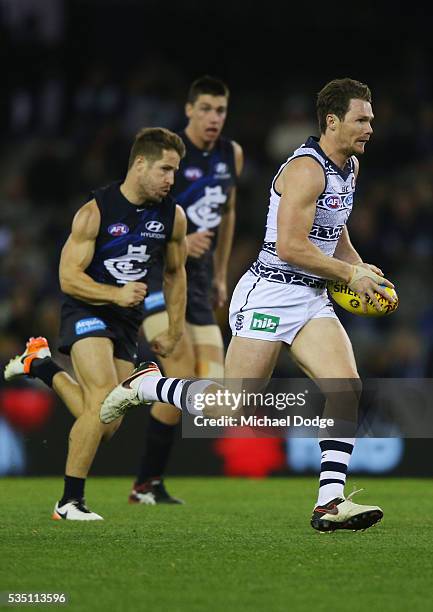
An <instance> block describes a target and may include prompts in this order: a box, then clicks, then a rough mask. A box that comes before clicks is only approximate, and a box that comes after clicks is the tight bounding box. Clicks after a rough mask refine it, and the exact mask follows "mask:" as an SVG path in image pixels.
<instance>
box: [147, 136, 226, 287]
mask: <svg viewBox="0 0 433 612" xmlns="http://www.w3.org/2000/svg"><path fill="white" fill-rule="evenodd" d="M179 136H180V137H181V138H182V140H183V142H184V143H185V147H186V154H185V157H184V158H183V159H182V160H181V162H180V167H179V171H178V172H177V173H176V178H175V183H174V186H173V188H172V191H171V195H172V196H173V197H174V198H175V200H176V203H177V204H179V205H180V206H182V208H183V209H184V211H185V214H186V218H187V222H188V227H187V234H191V233H193V232H197V231H202V230H210V231H212V232H214V234H215V235H214V238H213V240H212V247H211V249H210V251H208V252H207V253H205V254H204V255H203V256H202V257H200V258H198V259H197V258H193V257H189V258H188V260H187V263H186V271H187V276H188V285H189V284H190V282H191V281H192V280H193V277H195V276H196V275H200V277H201V278H204V277H207V279H208V281H210V278H211V277H212V274H213V268H212V261H213V252H214V250H215V246H216V241H217V233H218V227H219V225H220V223H221V219H222V216H223V214H224V212H225V210H226V207H227V201H228V199H229V197H230V192H231V190H232V189H233V187H234V186H235V185H236V167H235V158H234V149H233V144H232V142H231V141H230V140H227V139H225V138H219V139H218V140H217V141H216V143H215V146H214V148H213V149H212V150H211V151H203V150H202V149H199V148H198V147H196V146H195V145H194V144H193V143H192V142H191V141H190V139H189V138H188V136H187V135H186V133H185V132H180V133H179ZM162 273H163V270H162V266H161V265H159V266H155V267H154V268H153V269H152V274H151V283H150V286H151V288H152V290H155V291H157V290H159V291H160V290H161V287H162Z"/></svg>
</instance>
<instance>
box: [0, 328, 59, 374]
mask: <svg viewBox="0 0 433 612" xmlns="http://www.w3.org/2000/svg"><path fill="white" fill-rule="evenodd" d="M45 357H51V351H50V347H49V346H48V341H47V339H46V338H43V337H42V336H39V337H38V338H29V340H28V342H27V344H26V349H25V351H24V353H22V355H17V356H16V357H14V358H13V359H11V360H10V361H9V363H8V364H7V366H6V367H5V369H4V377H5V380H12V379H13V378H15V377H17V376H26V375H27V376H28V375H29V374H30V366H31V365H32V361H33V359H44V358H45Z"/></svg>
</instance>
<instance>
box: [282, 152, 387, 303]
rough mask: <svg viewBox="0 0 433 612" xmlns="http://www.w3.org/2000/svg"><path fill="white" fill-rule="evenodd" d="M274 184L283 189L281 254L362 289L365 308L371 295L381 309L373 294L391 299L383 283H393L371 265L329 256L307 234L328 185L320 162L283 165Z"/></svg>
mask: <svg viewBox="0 0 433 612" xmlns="http://www.w3.org/2000/svg"><path fill="white" fill-rule="evenodd" d="M275 187H276V190H277V191H278V192H279V193H281V200H280V206H279V209H278V221H277V223H278V227H277V245H276V248H277V253H278V256H279V257H280V258H281V259H282V260H284V261H287V262H289V263H291V264H294V265H296V266H299V267H301V268H303V269H305V270H308V271H309V272H312V273H313V274H316V275H318V276H323V277H324V278H328V279H332V280H339V281H341V282H344V283H345V284H347V285H349V286H350V287H351V288H352V289H354V291H356V292H357V293H359V295H360V296H361V300H363V308H364V307H366V297H365V296H366V295H368V296H369V297H370V298H371V300H372V301H373V303H374V304H375V306H376V308H378V309H379V310H380V305H379V302H378V301H377V299H376V297H375V295H374V294H375V293H380V294H381V295H383V296H384V297H386V298H387V299H388V298H389V294H387V293H386V291H385V288H384V287H383V286H382V285H386V286H388V287H393V284H392V283H391V282H390V281H388V280H387V279H385V278H383V277H380V276H379V275H378V274H377V273H376V272H374V271H373V270H371V269H370V268H368V267H364V266H361V265H358V264H352V263H349V262H347V261H341V260H340V259H337V258H336V257H328V256H327V255H325V254H324V253H322V251H321V250H320V249H319V248H318V247H316V246H315V245H314V244H313V243H312V242H311V241H310V240H309V238H308V235H309V233H310V230H311V227H312V225H313V220H314V215H315V209H316V201H317V198H318V197H319V195H320V194H321V193H322V192H323V189H324V187H325V178H324V175H323V170H322V169H321V168H320V166H319V164H317V162H316V161H314V160H313V159H311V158H307V157H302V158H299V159H294V160H293V161H292V162H290V163H289V164H287V166H286V167H285V168H284V170H283V171H282V173H281V175H280V176H279V177H278V179H277V181H276V185H275Z"/></svg>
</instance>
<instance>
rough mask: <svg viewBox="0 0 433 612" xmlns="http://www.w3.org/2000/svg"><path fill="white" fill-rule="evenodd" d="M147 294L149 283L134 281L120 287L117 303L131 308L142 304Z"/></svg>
mask: <svg viewBox="0 0 433 612" xmlns="http://www.w3.org/2000/svg"><path fill="white" fill-rule="evenodd" d="M146 294H147V285H146V284H145V283H137V282H135V281H132V282H130V283H126V285H124V286H123V287H122V288H121V289H119V292H118V294H117V300H116V304H117V305H118V306H122V307H123V308H131V307H132V306H137V305H138V304H140V302H142V301H143V300H144V298H145V297H146Z"/></svg>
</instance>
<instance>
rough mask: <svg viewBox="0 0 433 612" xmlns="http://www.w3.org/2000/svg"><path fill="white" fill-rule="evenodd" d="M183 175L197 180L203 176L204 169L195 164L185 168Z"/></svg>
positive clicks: (190, 179) (191, 179)
mask: <svg viewBox="0 0 433 612" xmlns="http://www.w3.org/2000/svg"><path fill="white" fill-rule="evenodd" d="M183 175H184V177H185V178H186V179H188V180H189V181H196V180H197V179H199V178H201V177H202V176H203V170H202V169H201V168H196V167H195V166H190V167H189V168H185V170H184V171H183Z"/></svg>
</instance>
